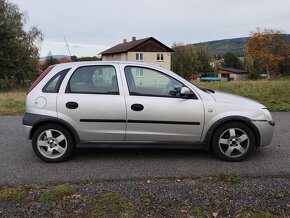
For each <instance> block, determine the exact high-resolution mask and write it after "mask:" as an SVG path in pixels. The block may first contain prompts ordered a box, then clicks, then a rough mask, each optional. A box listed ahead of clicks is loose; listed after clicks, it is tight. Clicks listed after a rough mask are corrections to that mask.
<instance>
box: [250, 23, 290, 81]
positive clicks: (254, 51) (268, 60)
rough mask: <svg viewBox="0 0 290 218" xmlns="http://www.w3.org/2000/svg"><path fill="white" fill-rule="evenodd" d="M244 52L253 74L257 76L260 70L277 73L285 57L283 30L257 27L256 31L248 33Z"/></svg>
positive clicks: (270, 73)
mask: <svg viewBox="0 0 290 218" xmlns="http://www.w3.org/2000/svg"><path fill="white" fill-rule="evenodd" d="M245 54H246V59H247V60H248V61H249V60H250V62H249V63H247V65H248V67H250V68H252V69H253V70H254V72H255V73H254V74H253V76H255V77H257V76H258V74H259V73H262V72H267V74H268V75H269V76H270V75H276V74H278V73H279V72H280V70H281V64H282V63H283V61H284V60H285V59H286V57H287V43H286V40H285V34H284V31H282V30H274V29H264V30H261V29H259V28H257V31H256V32H252V33H251V34H250V37H249V40H248V42H247V44H246V46H245ZM249 64H251V66H250V65H249Z"/></svg>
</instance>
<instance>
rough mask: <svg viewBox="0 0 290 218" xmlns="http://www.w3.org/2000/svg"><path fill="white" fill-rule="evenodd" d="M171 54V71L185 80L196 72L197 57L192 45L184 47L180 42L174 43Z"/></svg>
mask: <svg viewBox="0 0 290 218" xmlns="http://www.w3.org/2000/svg"><path fill="white" fill-rule="evenodd" d="M172 49H173V50H174V52H173V54H172V70H173V71H174V72H175V73H177V74H179V75H181V76H182V77H183V78H185V79H190V76H191V75H192V74H193V73H195V72H196V70H197V56H196V53H195V51H194V49H193V47H192V45H185V44H184V43H182V42H179V43H174V44H173V46H172Z"/></svg>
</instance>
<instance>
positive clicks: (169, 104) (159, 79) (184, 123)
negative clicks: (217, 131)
mask: <svg viewBox="0 0 290 218" xmlns="http://www.w3.org/2000/svg"><path fill="white" fill-rule="evenodd" d="M121 70H123V73H122V76H123V82H124V92H125V97H126V107H127V131H126V140H127V141H163V142H166V141H180V142H181V141H184V142H198V141H200V138H201V134H202V130H203V124H204V110H203V103H202V101H201V100H200V99H199V98H198V97H197V96H196V95H195V94H194V93H193V92H192V97H191V98H185V97H181V96H179V95H178V94H176V95H174V93H175V91H176V90H178V89H180V88H181V87H183V86H184V84H183V83H182V82H180V81H178V80H176V79H174V78H173V77H171V76H169V75H167V74H166V73H164V72H162V71H159V70H156V69H153V68H145V67H141V66H126V65H121ZM125 83H126V84H125Z"/></svg>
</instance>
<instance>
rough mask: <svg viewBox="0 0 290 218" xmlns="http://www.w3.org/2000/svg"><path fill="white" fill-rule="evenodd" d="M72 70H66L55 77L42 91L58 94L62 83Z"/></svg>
mask: <svg viewBox="0 0 290 218" xmlns="http://www.w3.org/2000/svg"><path fill="white" fill-rule="evenodd" d="M70 69H71V68H68V69H65V70H62V71H60V72H59V73H57V74H56V75H54V76H53V77H52V78H51V79H50V80H49V81H48V82H47V83H46V85H45V86H44V87H43V89H42V91H43V92H46V93H58V91H59V87H60V85H61V82H62V81H63V79H64V77H65V75H66V74H67V73H68V71H69V70H70Z"/></svg>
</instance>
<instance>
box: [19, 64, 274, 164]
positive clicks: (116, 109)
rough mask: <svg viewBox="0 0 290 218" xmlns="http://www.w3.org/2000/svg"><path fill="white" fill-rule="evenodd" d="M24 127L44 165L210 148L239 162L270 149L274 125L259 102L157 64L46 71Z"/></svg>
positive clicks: (59, 67)
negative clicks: (79, 152)
mask: <svg viewBox="0 0 290 218" xmlns="http://www.w3.org/2000/svg"><path fill="white" fill-rule="evenodd" d="M23 125H24V128H25V130H26V132H27V134H28V139H30V140H32V147H33V151H34V152H35V154H36V155H37V156H38V157H39V158H40V159H41V160H43V161H46V162H60V161H64V160H66V159H67V158H69V157H70V156H71V154H72V152H73V151H74V150H75V148H94V147H96V148H104V147H108V148H114V147H118V148H131V147H143V148H144V147H145V148H155V147H158V148H198V149H205V150H209V149H211V150H212V151H213V153H214V154H215V155H217V156H218V157H219V158H221V159H223V160H226V161H241V160H244V159H245V158H246V157H248V155H249V154H250V153H251V152H252V151H253V149H254V148H255V147H262V146H266V145H268V144H270V143H271V140H272V136H273V128H274V125H275V122H274V121H273V119H272V116H271V113H270V112H269V110H268V109H267V108H266V107H265V106H263V105H262V104H259V103H257V102H255V101H253V100H250V99H247V98H244V97H240V96H236V95H232V94H227V93H222V92H218V91H213V90H208V89H200V88H198V87H196V86H194V85H193V84H191V83H190V82H188V81H187V80H185V79H183V78H182V77H180V76H178V75H177V74H175V73H173V72H171V71H169V70H166V69H163V68H161V67H160V66H158V65H154V64H149V63H144V62H122V61H120V62H106V61H97V62H74V63H64V64H57V65H53V66H50V67H48V68H47V69H46V70H45V71H44V72H43V73H42V74H41V75H40V76H39V77H38V78H37V79H36V81H35V82H34V83H33V84H32V86H31V87H30V89H29V91H28V94H27V97H26V113H25V115H24V117H23Z"/></svg>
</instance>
